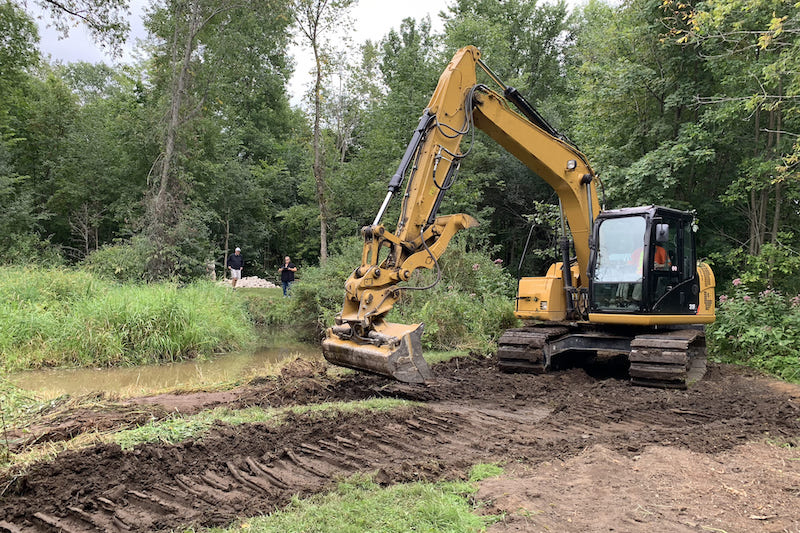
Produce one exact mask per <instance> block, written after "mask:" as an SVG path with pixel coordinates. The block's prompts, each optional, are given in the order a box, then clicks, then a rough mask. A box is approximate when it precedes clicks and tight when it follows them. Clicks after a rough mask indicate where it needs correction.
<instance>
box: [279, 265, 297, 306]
mask: <svg viewBox="0 0 800 533" xmlns="http://www.w3.org/2000/svg"><path fill="white" fill-rule="evenodd" d="M278 271H279V272H280V273H281V285H283V296H284V297H285V298H288V297H289V296H290V294H289V288H290V287H291V285H292V282H293V281H294V273H295V272H297V267H296V266H294V263H292V260H291V259H289V256H288V255H287V256H286V257H284V258H283V266H282V267H280V268H279V269H278Z"/></svg>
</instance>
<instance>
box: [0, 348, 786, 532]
mask: <svg viewBox="0 0 800 533" xmlns="http://www.w3.org/2000/svg"><path fill="white" fill-rule="evenodd" d="M434 373H435V374H436V376H437V378H438V379H437V382H436V383H434V384H432V385H430V386H428V387H408V386H403V385H398V384H395V383H392V382H387V381H386V380H383V379H381V378H377V377H374V376H363V375H354V376H348V377H347V378H346V379H342V380H333V379H329V378H327V377H323V376H318V375H314V376H312V378H309V379H308V380H307V381H302V380H300V381H291V382H276V383H273V382H269V383H265V384H264V386H263V387H262V388H260V389H259V388H250V389H249V390H245V391H243V393H241V394H239V396H238V398H239V400H238V401H239V402H240V403H239V404H238V406H239V407H247V406H250V405H262V406H274V405H275V404H276V403H282V404H284V405H285V404H291V403H294V404H299V403H308V404H310V403H321V402H325V401H333V400H345V399H351V400H352V399H361V398H364V397H380V396H383V397H387V396H388V397H400V398H405V399H416V400H418V401H423V402H427V405H425V406H424V407H405V408H400V409H396V410H393V411H384V412H366V413H364V412H360V413H357V414H342V413H339V414H335V415H331V414H330V413H328V414H326V415H324V416H321V415H312V414H303V415H300V414H291V415H289V416H288V417H287V419H286V422H285V424H283V425H282V426H280V427H278V428H275V427H271V426H267V425H264V424H249V425H243V426H236V427H233V426H227V425H224V424H221V425H217V426H214V428H213V429H212V431H211V432H210V433H209V434H208V435H206V436H205V437H204V438H202V439H199V440H194V441H187V442H184V443H181V444H179V445H175V446H167V445H161V444H148V445H141V446H138V447H136V448H135V449H134V450H132V451H131V452H123V451H122V450H120V449H119V447H116V446H110V445H104V446H97V447H94V448H91V449H88V450H84V451H82V452H80V453H76V452H68V453H65V454H62V456H60V457H59V458H58V459H57V460H56V461H55V462H54V463H52V464H48V465H37V466H35V467H33V468H32V469H31V471H30V472H29V474H28V475H26V476H25V477H24V478H22V479H19V480H17V482H16V484H15V490H14V491H12V493H7V494H6V495H5V496H3V498H2V499H0V517H3V519H5V522H0V532H1V531H4V530H5V531H24V532H45V531H57V530H63V531H120V532H127V531H131V532H137V531H163V530H169V529H173V528H178V527H181V526H184V525H189V524H199V525H203V526H213V525H222V524H227V523H229V522H230V521H231V520H233V519H235V518H237V517H240V516H252V515H256V514H263V513H266V512H269V511H272V510H274V509H277V508H281V507H283V506H284V505H285V504H286V503H288V501H289V499H290V498H291V497H292V496H293V495H300V496H306V495H309V494H312V493H317V492H321V491H324V490H327V489H328V488H330V486H331V484H332V483H334V482H335V481H336V480H338V479H340V478H342V477H346V476H348V475H351V474H354V473H356V472H377V474H376V477H375V479H376V481H377V482H379V483H385V484H390V483H397V482H407V481H416V480H420V479H424V480H439V479H455V478H460V477H463V476H464V475H465V473H466V471H467V469H468V468H469V467H471V466H472V465H474V464H476V463H479V462H502V461H509V460H513V461H520V463H521V464H524V465H536V464H540V463H542V462H544V461H550V462H552V461H560V460H564V459H567V458H569V457H573V456H576V455H578V454H580V453H581V452H582V451H584V450H586V449H587V448H590V447H591V446H594V445H598V444H599V445H602V446H605V447H607V448H608V449H610V450H613V451H614V452H615V453H621V454H622V455H627V456H630V457H632V456H633V455H636V454H638V453H640V451H641V450H643V449H644V448H646V447H648V446H651V445H676V446H679V447H682V448H687V449H689V450H692V451H694V452H699V453H715V452H719V451H723V450H729V449H730V448H732V447H733V446H735V445H736V444H738V443H743V442H746V441H747V440H748V439H760V438H763V437H764V436H765V435H767V434H769V435H770V436H785V437H786V438H787V439H789V440H790V441H794V442H797V443H800V402H798V401H797V399H796V397H792V396H788V395H785V394H780V393H778V392H776V391H775V390H774V389H773V388H772V387H770V386H768V385H767V382H766V380H764V379H763V378H761V377H760V376H758V375H755V374H747V373H744V372H742V371H741V370H738V369H735V368H732V367H717V366H712V368H711V369H710V372H709V374H708V375H707V379H706V380H704V381H703V382H701V383H700V384H699V385H698V386H696V387H695V388H693V389H690V390H688V391H664V390H656V389H646V388H640V387H632V386H630V384H629V383H627V381H625V380H623V379H607V380H603V381H597V380H595V379H593V378H591V377H590V376H587V375H586V373H584V372H583V371H581V370H578V369H574V370H570V371H565V372H559V373H556V374H551V375H512V374H498V373H497V372H496V369H495V368H494V366H493V365H492V364H491V362H487V361H481V360H475V361H470V360H461V361H456V362H452V363H448V364H445V365H437V366H436V367H434ZM289 385H291V386H289ZM288 390H291V391H292V394H296V395H297V396H296V397H293V396H292V394H289V393H285V394H284V391H288ZM274 391H280V393H281V394H284V395H283V396H280V398H279V395H278V393H276V392H274ZM6 481H8V480H6ZM6 481H4V482H3V484H4V483H5V482H6ZM37 513H38V514H37Z"/></svg>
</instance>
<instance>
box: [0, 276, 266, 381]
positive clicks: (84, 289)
mask: <svg viewBox="0 0 800 533" xmlns="http://www.w3.org/2000/svg"><path fill="white" fill-rule="evenodd" d="M254 337H255V332H254V329H253V325H252V323H251V322H250V320H249V317H248V315H247V311H246V308H245V306H244V305H243V304H242V302H241V300H240V299H239V298H237V297H236V296H235V295H234V294H232V291H230V290H229V289H227V288H225V287H222V286H220V285H217V284H214V283H210V282H198V283H193V284H191V285H186V286H178V285H176V284H172V283H158V284H127V285H120V284H117V283H114V282H109V281H105V280H102V279H100V278H96V277H94V276H93V275H91V274H88V273H86V272H81V271H73V270H66V269H38V268H33V269H26V270H22V269H19V268H14V267H8V268H0V358H1V359H2V361H1V362H0V365H2V368H3V369H4V370H6V371H16V370H24V369H30V368H40V367H46V366H114V365H138V364H147V363H160V362H172V361H178V360H183V359H187V358H191V357H194V356H197V355H210V354H212V353H215V352H222V351H229V350H233V349H238V348H241V347H242V346H244V345H245V344H247V343H248V342H251V341H252V340H253V339H254Z"/></svg>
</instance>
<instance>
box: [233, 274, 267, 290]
mask: <svg viewBox="0 0 800 533" xmlns="http://www.w3.org/2000/svg"><path fill="white" fill-rule="evenodd" d="M225 283H227V284H228V285H230V284H231V280H229V279H226V280H225ZM236 287H237V288H239V287H246V288H248V289H249V288H257V289H271V288H273V287H277V285H275V284H274V283H272V282H271V281H267V280H265V279H261V278H259V277H258V276H245V277H243V278H242V279H240V280H239V281H237V282H236Z"/></svg>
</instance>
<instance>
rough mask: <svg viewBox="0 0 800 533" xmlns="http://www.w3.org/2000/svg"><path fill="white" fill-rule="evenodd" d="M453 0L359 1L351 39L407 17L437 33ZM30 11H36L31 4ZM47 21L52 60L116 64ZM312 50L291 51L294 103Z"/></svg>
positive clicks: (137, 29)
mask: <svg viewBox="0 0 800 533" xmlns="http://www.w3.org/2000/svg"><path fill="white" fill-rule="evenodd" d="M451 1H452V0H400V1H387V0H359V1H358V4H357V5H356V7H354V8H353V10H352V15H353V20H354V21H355V24H354V27H353V32H352V38H353V40H354V41H355V43H356V44H357V43H360V42H363V41H365V40H367V39H371V40H373V41H374V40H378V39H380V38H381V37H383V36H384V35H386V33H388V32H389V30H390V29H392V28H399V26H400V22H401V21H402V20H403V19H404V18H406V17H413V18H416V19H421V18H423V17H425V16H426V15H429V16H430V18H431V23H432V24H433V29H434V31H440V30H441V29H442V23H441V20H439V16H438V14H439V12H440V11H443V10H444V9H445V8H446V6H447V4H448V3H449V2H451ZM145 5H147V2H146V0H132V1H131V11H132V13H131V37H130V38H129V39H128V43H127V45H126V50H125V53H124V55H123V61H125V60H127V61H130V59H131V58H132V52H133V49H134V46H135V44H136V38H137V37H138V38H143V37H144V36H145V31H144V27H143V25H142V20H141V16H142V10H143V6H145ZM29 7H30V8H31V11H33V8H32V6H31V5H29ZM45 22H46V20H44V19H40V20H39V34H40V37H41V45H40V48H41V50H42V52H43V53H44V54H49V55H50V56H51V57H52V59H53V60H60V61H63V62H65V63H67V62H73V61H89V62H98V61H105V62H106V63H113V59H112V58H111V57H109V56H107V55H105V54H104V53H103V51H102V50H101V49H100V48H99V47H98V46H96V45H95V44H94V42H93V41H92V39H91V38H90V37H89V34H88V32H87V31H86V30H85V29H84V27H83V26H79V27H76V28H74V29H73V30H72V31H71V32H70V36H69V37H68V38H67V39H59V38H58V35H57V34H56V32H55V31H53V29H52V28H47V27H46V26H45ZM310 54H311V53H310V51H309V50H308V49H305V50H304V49H302V48H296V47H294V48H292V55H294V57H295V62H296V67H295V74H294V77H293V79H292V80H291V81H290V83H289V91H290V93H291V94H292V102H293V103H297V102H298V101H299V97H300V93H302V91H303V86H304V85H305V84H306V83H307V82H308V81H309V80H310V76H309V74H308V72H309V70H310V66H311V61H310V57H309V56H310Z"/></svg>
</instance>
